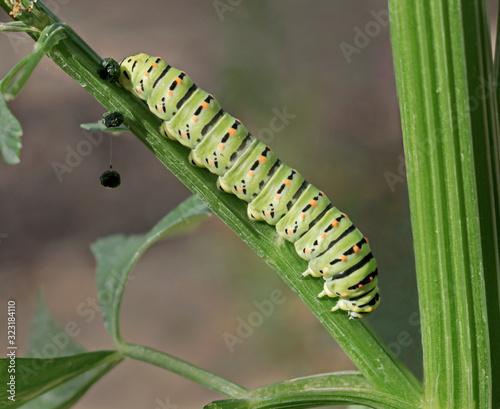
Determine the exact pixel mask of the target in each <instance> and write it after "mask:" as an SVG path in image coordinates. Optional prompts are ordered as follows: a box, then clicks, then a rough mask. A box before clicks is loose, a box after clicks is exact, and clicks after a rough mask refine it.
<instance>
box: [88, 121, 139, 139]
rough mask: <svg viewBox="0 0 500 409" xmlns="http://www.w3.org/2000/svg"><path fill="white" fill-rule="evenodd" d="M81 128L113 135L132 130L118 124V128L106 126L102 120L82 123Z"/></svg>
mask: <svg viewBox="0 0 500 409" xmlns="http://www.w3.org/2000/svg"><path fill="white" fill-rule="evenodd" d="M80 128H82V129H85V130H87V131H99V132H107V133H109V134H111V135H113V136H118V135H121V134H124V133H126V132H130V131H129V130H128V128H127V127H125V126H123V125H120V126H117V127H116V128H106V127H105V126H104V124H103V123H102V122H90V123H87V124H80Z"/></svg>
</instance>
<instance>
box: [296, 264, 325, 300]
mask: <svg viewBox="0 0 500 409" xmlns="http://www.w3.org/2000/svg"><path fill="white" fill-rule="evenodd" d="M309 275H311V276H313V277H322V274H321V273H317V272H315V271H313V270H311V269H310V268H308V269H307V270H306V271H304V272H303V273H302V275H301V276H300V277H301V278H302V277H307V276H309ZM323 292H324V291H323ZM323 295H324V294H323ZM318 297H319V296H318ZM321 297H322V296H321Z"/></svg>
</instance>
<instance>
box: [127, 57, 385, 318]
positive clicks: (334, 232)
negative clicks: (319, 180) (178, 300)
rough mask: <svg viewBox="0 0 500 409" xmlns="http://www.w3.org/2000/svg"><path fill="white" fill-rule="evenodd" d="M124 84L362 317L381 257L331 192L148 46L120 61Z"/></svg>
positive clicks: (375, 299) (372, 304)
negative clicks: (331, 197) (285, 159)
mask: <svg viewBox="0 0 500 409" xmlns="http://www.w3.org/2000/svg"><path fill="white" fill-rule="evenodd" d="M119 83H120V84H121V85H122V86H123V87H124V88H125V89H127V90H128V91H130V92H132V93H133V94H134V95H135V96H137V97H138V98H140V99H142V100H144V101H146V103H147V104H148V106H149V109H150V110H151V112H153V113H154V114H155V115H156V116H158V117H159V118H160V119H162V120H163V121H164V122H163V124H162V125H161V128H160V131H161V133H162V134H163V135H164V136H166V137H167V138H170V139H173V140H177V141H179V142H180V143H182V144H183V145H185V146H187V147H189V148H190V149H191V152H190V154H189V160H190V161H191V163H192V164H194V165H196V166H200V167H205V168H207V169H208V170H209V171H210V172H212V173H214V174H216V175H218V176H219V178H218V180H217V186H218V187H219V188H220V189H221V190H223V191H225V192H228V193H232V194H234V195H236V196H237V197H238V198H240V199H242V200H244V201H246V202H248V203H249V204H248V216H249V217H250V218H251V219H253V220H262V221H265V222H266V223H268V224H270V225H273V226H275V227H276V231H277V232H278V234H279V235H280V236H281V237H283V238H285V239H286V240H288V241H291V242H292V243H294V245H295V249H296V251H297V253H298V254H299V256H300V257H302V258H303V259H305V260H307V261H308V262H309V267H308V269H307V271H306V272H305V273H304V274H303V276H306V275H309V274H311V275H313V276H314V277H323V279H324V281H325V283H324V289H323V291H322V292H321V293H320V294H319V295H318V297H322V296H324V295H327V296H329V297H339V300H338V302H337V303H336V305H335V306H334V307H333V309H332V311H335V310H337V309H341V310H344V311H347V312H348V315H349V318H351V319H358V318H362V317H363V316H365V315H367V314H369V313H370V312H372V311H373V310H375V309H376V308H377V307H378V305H379V303H380V297H379V292H378V286H377V275H378V269H377V262H376V261H375V258H374V257H373V254H372V252H371V250H370V246H369V245H368V241H367V239H366V238H365V237H364V236H363V235H362V234H361V232H360V231H359V230H358V229H357V228H356V227H354V225H353V224H352V222H351V221H350V220H349V218H348V217H347V216H346V215H345V214H344V213H341V212H340V211H339V210H337V209H336V208H335V207H333V205H332V204H331V202H330V200H328V198H327V197H326V196H325V194H324V193H323V192H322V191H320V190H319V189H317V188H316V187H314V186H313V185H311V184H310V183H308V182H306V181H305V180H304V178H303V177H302V176H301V175H300V174H299V173H298V172H297V171H295V170H294V169H292V168H291V167H290V166H288V165H286V164H284V163H282V162H281V161H280V160H279V159H278V158H277V157H276V155H275V153H274V152H273V151H272V150H271V148H269V147H268V146H266V145H265V144H264V143H262V142H260V141H259V140H257V139H256V138H255V137H254V136H252V135H251V134H250V133H249V132H248V130H247V129H246V128H245V126H244V125H243V124H242V123H241V122H240V121H239V120H237V119H235V118H234V117H232V116H231V115H229V114H228V113H227V112H225V111H224V110H223V109H222V108H221V106H220V105H219V103H218V102H217V101H216V100H215V99H214V97H213V96H212V95H210V94H209V93H207V92H206V91H203V90H201V89H200V88H198V87H197V86H196V85H195V84H194V83H193V81H192V80H191V79H190V78H189V77H188V76H187V75H186V74H185V73H184V72H183V71H180V70H178V69H176V68H173V67H171V66H170V65H168V64H167V63H166V62H165V61H164V60H163V59H161V58H158V57H152V56H150V55H147V54H144V53H141V54H138V55H134V56H131V57H128V58H125V59H124V60H122V62H121V63H120V72H119Z"/></svg>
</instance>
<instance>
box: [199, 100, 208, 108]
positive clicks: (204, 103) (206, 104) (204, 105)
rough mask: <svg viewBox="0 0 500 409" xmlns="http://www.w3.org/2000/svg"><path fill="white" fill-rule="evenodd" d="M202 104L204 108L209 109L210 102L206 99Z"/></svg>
mask: <svg viewBox="0 0 500 409" xmlns="http://www.w3.org/2000/svg"><path fill="white" fill-rule="evenodd" d="M200 105H201V107H202V108H203V109H208V107H209V106H210V104H209V103H208V102H206V101H203V102H202V103H201V104H200Z"/></svg>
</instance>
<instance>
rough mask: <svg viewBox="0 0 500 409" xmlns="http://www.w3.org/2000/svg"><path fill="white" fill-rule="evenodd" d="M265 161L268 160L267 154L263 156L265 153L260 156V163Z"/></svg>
mask: <svg viewBox="0 0 500 409" xmlns="http://www.w3.org/2000/svg"><path fill="white" fill-rule="evenodd" d="M265 161H266V157H265V156H263V155H261V156H259V162H260V163H264V162H265Z"/></svg>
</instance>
